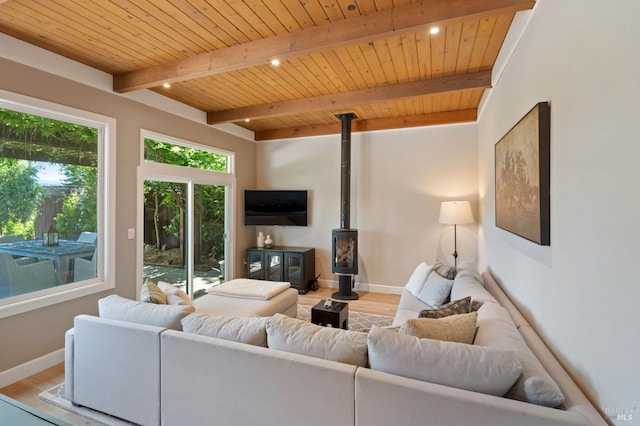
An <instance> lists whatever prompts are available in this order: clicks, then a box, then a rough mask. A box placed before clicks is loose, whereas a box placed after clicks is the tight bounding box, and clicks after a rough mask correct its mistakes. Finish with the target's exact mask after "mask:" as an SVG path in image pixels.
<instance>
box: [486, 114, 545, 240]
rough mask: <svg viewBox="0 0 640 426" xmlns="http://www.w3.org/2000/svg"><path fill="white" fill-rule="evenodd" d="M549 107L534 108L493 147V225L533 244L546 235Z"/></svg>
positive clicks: (543, 238)
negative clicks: (494, 192)
mask: <svg viewBox="0 0 640 426" xmlns="http://www.w3.org/2000/svg"><path fill="white" fill-rule="evenodd" d="M550 133H551V128H550V108H549V103H548V102H540V103H538V104H537V105H536V106H534V107H533V108H532V109H531V111H529V112H528V113H527V114H526V115H525V116H524V117H523V118H522V119H521V120H520V121H519V122H518V123H517V124H516V125H515V126H513V128H511V130H509V132H507V134H506V135H504V136H503V137H502V139H500V140H499V141H498V142H497V143H496V145H495V172H496V174H495V175H496V182H495V185H496V188H495V189H496V226H497V227H498V228H501V229H504V230H506V231H509V232H511V233H514V234H516V235H518V236H520V237H522V238H526V239H527V240H530V241H533V242H535V243H537V244H540V245H544V246H548V245H550V244H551V241H550V239H551V236H550V195H549V191H550V188H549V187H550V170H549V168H550V164H549V163H550Z"/></svg>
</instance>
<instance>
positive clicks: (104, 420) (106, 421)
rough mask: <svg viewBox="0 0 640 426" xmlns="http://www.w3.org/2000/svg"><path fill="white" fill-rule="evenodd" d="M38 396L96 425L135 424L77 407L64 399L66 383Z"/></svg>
mask: <svg viewBox="0 0 640 426" xmlns="http://www.w3.org/2000/svg"><path fill="white" fill-rule="evenodd" d="M38 396H39V397H40V399H42V400H43V401H46V402H48V403H49V404H53V405H55V406H56V407H59V408H62V409H63V410H67V411H71V412H72V413H75V414H77V415H79V416H81V417H84V418H86V419H89V420H91V421H92V422H94V423H95V424H99V425H106V426H130V425H132V424H133V423H129V422H127V421H124V420H122V419H119V418H117V417H113V416H110V415H108V414H104V413H101V412H100V411H95V410H92V409H90V408H86V407H76V406H75V405H73V404H72V403H71V402H69V401H68V400H66V399H65V398H64V383H60V384H59V385H58V386H54V387H52V388H51V389H48V390H46V391H44V392H42V393H40V395H38Z"/></svg>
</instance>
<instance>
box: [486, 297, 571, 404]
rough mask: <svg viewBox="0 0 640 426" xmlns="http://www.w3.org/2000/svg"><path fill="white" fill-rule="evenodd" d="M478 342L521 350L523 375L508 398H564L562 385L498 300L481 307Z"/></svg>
mask: <svg viewBox="0 0 640 426" xmlns="http://www.w3.org/2000/svg"><path fill="white" fill-rule="evenodd" d="M474 344H475V345H479V346H485V347H493V348H500V349H507V350H511V351H514V353H516V354H517V356H518V359H519V360H520V363H521V364H522V376H521V377H520V378H519V379H518V381H517V382H516V383H515V385H514V386H513V388H512V389H510V390H509V392H508V393H507V395H505V396H507V397H508V398H512V399H517V400H520V401H527V402H531V403H533V404H538V405H544V406H548V407H557V406H558V405H560V404H562V403H563V402H564V395H563V394H562V391H561V390H560V387H559V386H558V385H557V384H556V382H555V381H554V380H553V379H552V378H551V376H550V375H549V373H547V372H546V370H545V369H544V367H543V366H542V364H540V361H538V359H537V358H536V357H535V355H534V354H533V352H531V349H529V347H528V346H527V344H526V343H525V341H524V339H523V338H522V336H521V335H520V333H519V332H518V330H517V328H516V326H515V325H514V323H513V321H512V319H511V317H510V316H509V313H508V312H507V311H506V309H504V308H503V307H502V306H500V305H498V304H496V303H485V304H484V305H482V308H480V310H479V311H478V332H477V333H476V338H475V341H474Z"/></svg>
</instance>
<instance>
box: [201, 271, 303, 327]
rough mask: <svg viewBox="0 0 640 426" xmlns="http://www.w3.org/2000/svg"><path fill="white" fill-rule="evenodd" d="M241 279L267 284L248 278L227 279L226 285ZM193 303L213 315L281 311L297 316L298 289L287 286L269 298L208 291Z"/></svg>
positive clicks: (249, 314) (246, 315)
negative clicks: (235, 295)
mask: <svg viewBox="0 0 640 426" xmlns="http://www.w3.org/2000/svg"><path fill="white" fill-rule="evenodd" d="M241 281H242V282H243V283H246V282H248V281H256V284H259V285H260V286H264V285H265V282H264V281H259V280H247V279H239V280H231V281H227V282H226V283H224V285H225V286H233V284H234V282H241ZM193 303H194V304H195V305H196V312H198V313H205V314H211V315H229V316H237V317H255V316H259V317H270V316H272V315H274V314H277V313H281V314H284V315H288V316H290V317H292V318H295V317H296V316H297V315H298V290H296V289H294V288H287V289H286V290H284V291H282V292H280V293H278V294H276V295H275V296H272V297H271V298H269V299H267V300H261V299H252V298H246V297H234V296H233V295H218V294H210V293H207V294H206V295H204V296H202V297H199V298H197V299H196V300H194V302H193Z"/></svg>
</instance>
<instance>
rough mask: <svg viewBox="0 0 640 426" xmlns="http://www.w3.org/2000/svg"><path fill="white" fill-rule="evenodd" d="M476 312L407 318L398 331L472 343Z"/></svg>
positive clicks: (410, 334)
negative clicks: (437, 317)
mask: <svg viewBox="0 0 640 426" xmlns="http://www.w3.org/2000/svg"><path fill="white" fill-rule="evenodd" d="M477 316H478V313H477V312H472V313H470V314H460V315H451V316H448V317H444V318H439V319H436V318H416V319H410V320H407V322H405V323H404V324H403V325H402V326H401V327H400V330H399V331H400V333H403V334H408V335H409V336H415V337H419V338H429V339H437V340H446V341H448V342H458V343H467V344H472V343H473V338H474V337H475V335H476V318H477Z"/></svg>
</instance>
